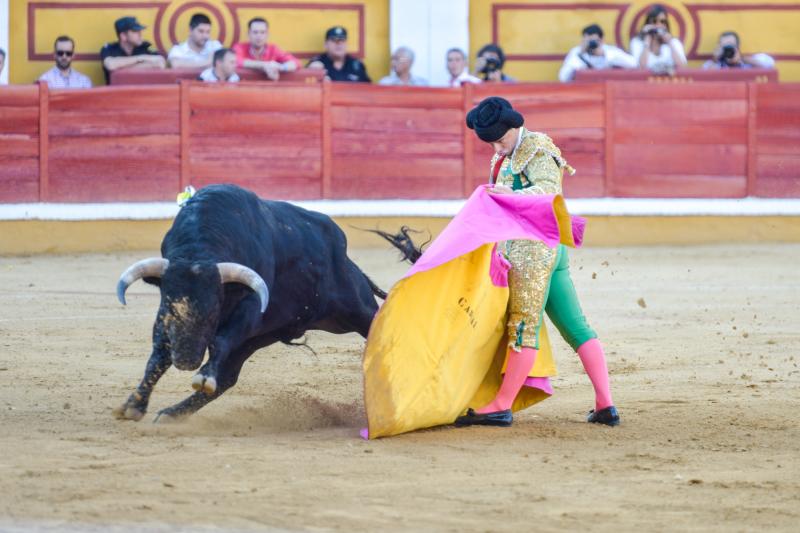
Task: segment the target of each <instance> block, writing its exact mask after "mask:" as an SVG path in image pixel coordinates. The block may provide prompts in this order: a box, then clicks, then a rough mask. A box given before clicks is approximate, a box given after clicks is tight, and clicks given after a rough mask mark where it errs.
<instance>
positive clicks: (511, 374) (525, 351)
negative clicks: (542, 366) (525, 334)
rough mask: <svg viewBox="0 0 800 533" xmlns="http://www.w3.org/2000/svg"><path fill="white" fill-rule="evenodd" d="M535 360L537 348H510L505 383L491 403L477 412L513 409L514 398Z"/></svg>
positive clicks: (504, 377)
mask: <svg viewBox="0 0 800 533" xmlns="http://www.w3.org/2000/svg"><path fill="white" fill-rule="evenodd" d="M534 361H536V350H535V349H533V348H522V350H520V351H519V352H516V351H514V350H512V349H510V348H509V350H508V364H507V365H506V374H505V376H503V383H502V384H501V385H500V390H499V391H497V396H495V398H494V400H492V402H491V403H489V404H488V405H485V406H483V407H481V408H480V409H477V411H476V412H477V413H481V414H483V413H494V412H496V411H505V410H506V409H511V406H512V405H513V404H514V398H516V397H517V394H519V391H520V389H521V388H522V385H524V384H525V380H526V379H527V378H528V374H529V373H530V371H531V368H533V363H534Z"/></svg>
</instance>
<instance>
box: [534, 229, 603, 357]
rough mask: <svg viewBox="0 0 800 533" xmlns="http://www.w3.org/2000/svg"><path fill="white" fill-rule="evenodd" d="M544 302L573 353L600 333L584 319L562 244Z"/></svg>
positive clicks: (551, 318) (551, 319)
mask: <svg viewBox="0 0 800 533" xmlns="http://www.w3.org/2000/svg"><path fill="white" fill-rule="evenodd" d="M545 302H546V303H545V311H546V312H547V316H548V317H550V321H551V322H552V323H553V325H554V326H555V327H556V328H557V329H558V332H559V333H561V336H562V337H564V340H565V341H567V343H568V344H569V345H570V346H571V347H572V349H573V350H575V351H577V350H578V347H580V346H581V345H582V344H583V343H584V342H586V341H588V340H591V339H596V338H597V333H595V332H594V330H593V329H592V328H591V327H589V324H588V322H586V317H585V316H583V311H582V310H581V304H580V302H578V295H577V294H576V292H575V286H574V285H573V284H572V278H570V276H569V255H568V254H567V248H566V247H565V246H564V245H563V244H560V245H559V246H558V258H557V259H556V267H555V269H553V275H552V276H551V278H550V284H549V285H548V288H547V296H546V299H545Z"/></svg>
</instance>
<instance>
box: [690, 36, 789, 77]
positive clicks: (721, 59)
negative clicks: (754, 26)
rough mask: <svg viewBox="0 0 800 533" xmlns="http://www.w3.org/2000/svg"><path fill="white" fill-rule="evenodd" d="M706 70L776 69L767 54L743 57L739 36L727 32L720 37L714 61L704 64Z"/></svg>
mask: <svg viewBox="0 0 800 533" xmlns="http://www.w3.org/2000/svg"><path fill="white" fill-rule="evenodd" d="M703 68H704V69H707V70H708V69H728V68H775V60H774V59H773V58H772V56H769V55H767V54H762V53H758V54H752V55H743V54H742V51H741V49H740V48H739V34H738V33H736V32H735V31H726V32H723V33H722V35H720V36H719V42H718V43H717V47H716V49H714V55H713V58H712V59H709V60H708V61H706V62H705V63H704V64H703Z"/></svg>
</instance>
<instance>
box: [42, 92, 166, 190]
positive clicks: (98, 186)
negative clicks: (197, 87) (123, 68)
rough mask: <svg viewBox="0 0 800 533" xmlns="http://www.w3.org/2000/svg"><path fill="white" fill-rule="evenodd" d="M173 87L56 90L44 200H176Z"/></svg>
mask: <svg viewBox="0 0 800 533" xmlns="http://www.w3.org/2000/svg"><path fill="white" fill-rule="evenodd" d="M178 111H179V105H178V90H177V87H153V86H149V87H130V88H111V87H101V88H97V89H92V90H90V91H70V90H61V91H57V90H54V91H52V92H51V94H50V104H49V139H50V143H49V152H50V153H49V178H50V179H49V182H50V187H49V189H50V194H49V198H48V200H49V201H52V202H110V201H153V200H165V199H169V198H174V196H175V194H176V190H177V188H178V185H179V183H178V177H179V169H180V152H179V134H180V131H179V120H178Z"/></svg>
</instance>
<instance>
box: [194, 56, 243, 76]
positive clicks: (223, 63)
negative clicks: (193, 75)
mask: <svg viewBox="0 0 800 533" xmlns="http://www.w3.org/2000/svg"><path fill="white" fill-rule="evenodd" d="M197 79H198V80H200V81H208V82H215V81H227V82H228V83H236V82H238V81H239V75H238V74H236V52H234V51H233V50H231V49H230V48H220V49H219V50H217V51H216V52H214V62H213V64H212V65H211V66H210V67H208V68H207V69H205V70H204V71H203V72H201V73H200V76H198V77H197Z"/></svg>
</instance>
